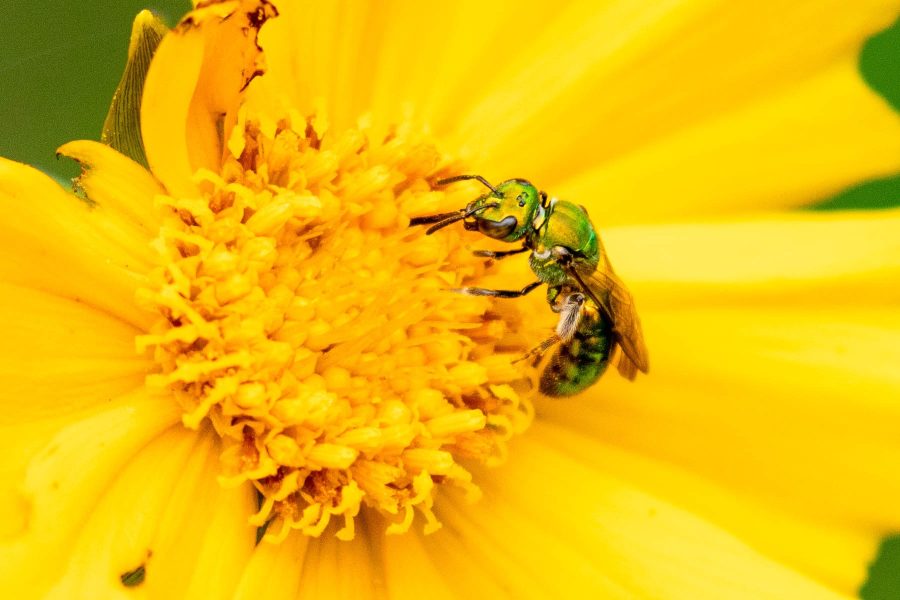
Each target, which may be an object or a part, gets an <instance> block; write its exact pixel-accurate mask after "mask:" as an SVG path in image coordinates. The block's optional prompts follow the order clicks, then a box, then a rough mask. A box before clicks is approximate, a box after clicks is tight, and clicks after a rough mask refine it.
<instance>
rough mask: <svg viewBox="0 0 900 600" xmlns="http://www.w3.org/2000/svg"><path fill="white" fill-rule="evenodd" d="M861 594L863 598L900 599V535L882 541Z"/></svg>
mask: <svg viewBox="0 0 900 600" xmlns="http://www.w3.org/2000/svg"><path fill="white" fill-rule="evenodd" d="M859 596H860V598H863V600H900V535H895V536H891V537H887V538H885V539H884V541H882V542H881V547H880V548H879V549H878V556H877V557H876V558H875V561H874V562H873V563H872V564H871V565H869V580H868V581H866V583H865V584H864V585H863V586H862V588H861V589H860V590H859Z"/></svg>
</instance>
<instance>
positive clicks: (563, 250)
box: [410, 175, 648, 396]
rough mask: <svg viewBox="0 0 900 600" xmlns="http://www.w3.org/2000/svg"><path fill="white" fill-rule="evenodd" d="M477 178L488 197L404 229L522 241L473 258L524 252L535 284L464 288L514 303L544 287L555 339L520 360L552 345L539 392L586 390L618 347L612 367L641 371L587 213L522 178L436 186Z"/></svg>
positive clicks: (623, 293) (627, 309)
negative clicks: (456, 230) (451, 228)
mask: <svg viewBox="0 0 900 600" xmlns="http://www.w3.org/2000/svg"><path fill="white" fill-rule="evenodd" d="M468 179H476V180H478V181H480V182H481V183H482V184H484V185H485V186H486V187H488V188H489V189H490V190H491V191H490V193H488V194H484V195H483V196H480V197H478V198H476V199H475V200H473V201H472V202H470V203H469V204H468V205H467V206H466V208H464V209H461V210H458V211H455V212H452V213H444V214H440V215H432V216H428V217H417V218H415V219H412V220H411V221H410V225H426V224H430V225H431V227H429V228H428V231H427V233H428V234H432V233H434V232H435V231H437V230H438V229H441V228H442V227H446V226H447V225H450V224H451V223H455V222H457V221H463V222H464V226H465V228H466V229H468V230H472V231H479V232H481V233H482V234H484V235H486V236H488V237H491V238H493V239H496V240H500V241H503V242H510V243H514V242H519V241H521V242H522V247H521V248H519V249H517V250H509V251H505V252H495V251H487V250H481V251H476V252H475V254H476V255H477V256H482V257H485V258H492V259H500V258H504V257H506V256H509V255H511V254H518V253H521V252H527V251H530V252H531V256H530V257H529V263H530V265H531V270H532V271H533V272H534V274H535V275H536V276H537V277H538V280H537V281H535V282H533V283H530V284H528V285H526V286H525V287H523V288H522V289H521V290H489V289H484V288H472V287H466V288H462V289H460V290H458V291H460V292H462V293H465V294H471V295H475V296H493V297H498V298H517V297H519V296H524V295H525V294H527V293H529V292H531V291H532V290H534V289H536V288H537V287H538V286H540V285H547V286H548V290H547V302H548V304H549V305H550V308H551V309H552V310H553V311H554V312H556V313H558V314H559V315H560V318H559V322H558V324H557V327H556V333H555V334H554V335H553V336H552V337H551V338H549V339H547V340H545V341H544V342H542V343H541V344H540V345H538V346H537V347H536V348H534V349H533V350H532V351H530V352H529V353H528V354H527V355H526V358H527V357H531V356H533V357H535V360H536V362H539V361H540V359H541V357H542V356H543V354H544V353H545V352H546V351H547V350H548V349H549V348H551V347H552V346H554V345H557V344H559V349H558V350H557V351H556V353H554V355H553V356H552V357H551V359H550V361H549V362H548V364H547V365H546V366H545V368H544V370H543V372H542V374H541V383H540V389H541V391H542V392H543V393H545V394H547V395H550V396H569V395H572V394H577V393H579V392H581V391H583V390H584V389H586V388H588V387H589V386H591V385H592V384H593V383H594V382H596V381H597V379H598V378H599V377H600V376H601V375H602V374H603V372H604V371H605V370H606V367H607V365H608V363H609V361H610V358H611V357H612V356H613V354H614V352H615V351H616V349H617V348H620V349H621V352H620V353H619V354H618V359H617V367H618V370H619V373H620V374H621V375H622V376H623V377H626V378H627V379H634V377H635V376H636V375H637V372H638V371H642V372H645V373H646V372H647V369H648V364H647V351H646V348H645V347H644V340H643V335H642V333H641V327H640V321H639V319H638V317H637V312H636V310H635V308H634V302H633V301H632V299H631V294H629V293H628V290H627V289H626V288H625V285H624V284H623V283H622V282H621V281H620V280H619V279H618V277H616V275H615V273H614V272H613V269H612V266H611V265H610V263H609V260H608V258H607V257H606V253H605V251H604V249H603V245H602V243H601V242H600V238H599V236H598V235H597V231H596V229H595V228H594V225H593V223H591V220H590V218H589V217H588V214H587V211H586V210H585V209H584V208H583V207H581V206H579V205H577V204H573V203H571V202H566V201H564V200H557V199H555V198H552V199H551V198H548V197H547V194H545V193H544V192H540V191H538V190H537V188H535V187H534V186H533V185H532V184H531V183H530V182H528V181H526V180H524V179H510V180H507V181H504V182H503V183H501V184H500V185H498V186H496V187H494V186H492V185H491V184H490V183H488V182H487V181H486V180H485V179H484V178H483V177H480V176H477V175H460V176H457V177H451V178H449V179H444V180H441V181H439V182H438V185H445V184H448V183H452V182H455V181H461V180H468Z"/></svg>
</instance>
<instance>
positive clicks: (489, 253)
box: [472, 246, 529, 260]
mask: <svg viewBox="0 0 900 600" xmlns="http://www.w3.org/2000/svg"><path fill="white" fill-rule="evenodd" d="M528 250H529V248H528V247H527V246H523V247H521V248H517V249H515V250H502V251H499V252H498V251H494V250H475V251H474V252H472V254H474V255H475V256H478V257H480V258H490V259H494V260H500V259H501V258H506V257H507V256H512V255H513V254H521V253H523V252H528Z"/></svg>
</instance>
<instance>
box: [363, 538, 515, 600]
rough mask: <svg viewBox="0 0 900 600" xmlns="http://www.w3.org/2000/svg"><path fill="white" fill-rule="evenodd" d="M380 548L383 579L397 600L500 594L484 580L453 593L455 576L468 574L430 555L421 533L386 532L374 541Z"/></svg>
mask: <svg viewBox="0 0 900 600" xmlns="http://www.w3.org/2000/svg"><path fill="white" fill-rule="evenodd" d="M374 546H375V547H376V548H378V549H379V551H380V556H381V560H382V562H383V564H384V578H385V583H386V586H387V595H388V597H390V598H396V599H397V600H406V599H408V600H416V599H418V598H434V599H436V600H443V599H446V600H450V599H452V598H458V597H468V598H474V597H478V596H480V597H483V598H497V597H500V596H498V595H495V594H494V593H492V592H498V593H499V592H500V590H495V589H494V588H493V586H492V585H490V584H488V585H486V586H485V585H483V583H482V580H477V581H476V580H469V581H470V582H471V584H472V585H471V587H470V588H469V589H468V590H467V591H466V594H463V595H454V594H453V593H452V592H451V589H450V581H449V580H453V579H465V574H464V573H461V572H456V571H453V570H451V567H450V565H446V564H443V563H442V562H440V560H439V557H438V556H435V555H432V554H430V553H429V552H427V551H426V550H425V547H424V545H423V544H422V538H421V535H419V534H417V533H412V532H410V533H407V534H404V535H386V536H384V537H383V538H378V541H377V542H376V543H375V544H374Z"/></svg>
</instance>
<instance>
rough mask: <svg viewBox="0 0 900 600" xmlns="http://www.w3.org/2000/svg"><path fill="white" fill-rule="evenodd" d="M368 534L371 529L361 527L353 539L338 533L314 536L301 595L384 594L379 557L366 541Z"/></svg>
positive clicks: (372, 596)
mask: <svg viewBox="0 0 900 600" xmlns="http://www.w3.org/2000/svg"><path fill="white" fill-rule="evenodd" d="M367 535H369V534H368V532H366V531H360V532H358V533H357V535H356V537H355V538H354V539H353V541H351V542H344V541H341V540H339V539H337V537H335V536H334V535H323V536H322V537H320V538H316V539H314V540H310V542H309V544H308V545H307V548H306V553H305V554H304V555H303V571H302V573H301V575H300V593H299V594H298V595H297V598H298V599H302V600H307V599H318V598H359V599H360V600H364V599H366V598H381V597H384V594H383V589H384V580H383V578H382V576H381V574H380V572H379V571H378V568H379V567H378V557H377V554H375V553H374V552H373V551H372V549H371V548H370V546H369V544H367V543H366V539H365V538H366V536H367ZM379 535H384V533H383V532H379ZM348 574H349V575H348Z"/></svg>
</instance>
